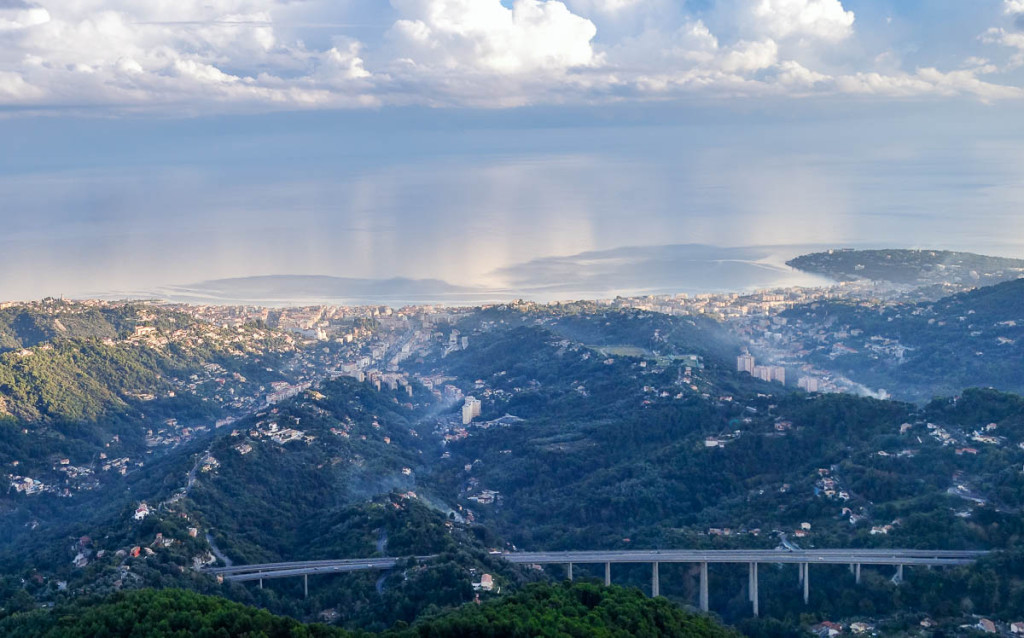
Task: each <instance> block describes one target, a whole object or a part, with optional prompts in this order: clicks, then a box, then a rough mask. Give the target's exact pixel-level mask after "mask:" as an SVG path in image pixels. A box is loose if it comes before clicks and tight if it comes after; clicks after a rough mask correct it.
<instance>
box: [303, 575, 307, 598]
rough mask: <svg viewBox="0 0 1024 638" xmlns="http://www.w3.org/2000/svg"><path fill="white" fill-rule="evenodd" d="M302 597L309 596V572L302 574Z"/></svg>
mask: <svg viewBox="0 0 1024 638" xmlns="http://www.w3.org/2000/svg"><path fill="white" fill-rule="evenodd" d="M302 597H303V598H309V574H303V575H302Z"/></svg>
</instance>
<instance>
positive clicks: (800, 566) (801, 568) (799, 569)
mask: <svg viewBox="0 0 1024 638" xmlns="http://www.w3.org/2000/svg"><path fill="white" fill-rule="evenodd" d="M796 572H797V573H798V574H799V575H800V578H799V580H798V581H797V582H798V583H800V584H801V585H803V584H804V564H803V563H797V564H796Z"/></svg>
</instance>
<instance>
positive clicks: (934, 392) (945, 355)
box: [783, 279, 1024, 400]
mask: <svg viewBox="0 0 1024 638" xmlns="http://www.w3.org/2000/svg"><path fill="white" fill-rule="evenodd" d="M783 316H784V317H785V318H786V319H787V320H788V321H790V322H794V327H795V329H797V330H799V331H801V332H803V333H806V334H815V333H818V334H822V335H826V336H827V335H831V334H840V335H843V338H842V341H841V346H842V347H838V346H837V345H836V343H839V342H838V341H836V342H832V341H830V340H829V339H827V338H826V339H823V340H822V341H821V342H819V343H818V344H816V345H815V346H814V349H813V350H812V351H811V352H810V353H809V354H808V356H807V359H808V361H810V362H811V363H815V364H817V365H819V366H820V367H821V368H824V369H829V370H835V371H838V372H841V373H843V374H846V375H847V376H849V377H851V378H853V379H856V380H858V381H860V382H862V383H864V384H866V385H869V386H871V387H876V388H878V387H881V388H886V389H887V390H889V391H890V393H892V394H894V395H897V396H902V397H906V398H909V399H915V400H928V399H930V398H931V397H933V396H939V395H952V394H956V393H959V392H960V391H961V390H962V389H963V388H967V387H979V386H980V387H994V388H998V389H1001V390H1005V391H1011V392H1017V393H1020V392H1024V376H1022V375H1021V370H1022V369H1024V279H1017V280H1014V281H1008V282H1004V283H1001V284H997V285H995V286H989V287H985V288H979V289H976V290H972V291H970V292H966V293H961V294H957V295H953V296H950V297H946V298H943V299H940V300H939V301H936V302H933V303H916V304H890V305H884V306H881V307H879V306H877V305H875V304H869V303H855V302H820V303H815V304H812V305H808V306H799V307H797V308H794V309H792V310H789V311H787V312H785V313H784V314H783Z"/></svg>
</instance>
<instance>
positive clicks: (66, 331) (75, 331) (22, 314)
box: [0, 299, 148, 352]
mask: <svg viewBox="0 0 1024 638" xmlns="http://www.w3.org/2000/svg"><path fill="white" fill-rule="evenodd" d="M147 312H148V311H147V310H146V309H145V306H143V305H141V304H125V303H118V304H104V303H100V302H97V303H94V304H82V303H73V302H65V301H61V300H55V299H46V300H43V301H39V302H31V303H20V304H5V305H4V306H3V307H0V352H4V351H7V350H14V349H20V348H31V347H33V346H37V345H40V344H42V343H46V342H49V341H53V340H55V339H60V338H63V339H119V338H125V337H127V336H128V335H129V334H131V332H132V331H133V330H134V329H135V326H137V325H139V324H140V322H141V321H143V320H144V319H145V318H146V317H147Z"/></svg>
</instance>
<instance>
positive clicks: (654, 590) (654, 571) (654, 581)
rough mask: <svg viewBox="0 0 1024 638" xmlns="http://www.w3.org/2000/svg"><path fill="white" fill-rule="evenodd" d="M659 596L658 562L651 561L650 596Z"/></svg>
mask: <svg viewBox="0 0 1024 638" xmlns="http://www.w3.org/2000/svg"><path fill="white" fill-rule="evenodd" d="M658 596H661V577H660V576H659V575H658V563H652V568H651V598H657V597H658Z"/></svg>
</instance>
